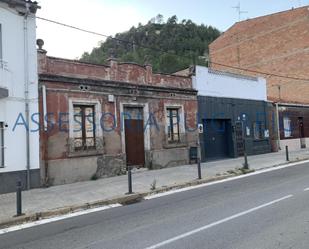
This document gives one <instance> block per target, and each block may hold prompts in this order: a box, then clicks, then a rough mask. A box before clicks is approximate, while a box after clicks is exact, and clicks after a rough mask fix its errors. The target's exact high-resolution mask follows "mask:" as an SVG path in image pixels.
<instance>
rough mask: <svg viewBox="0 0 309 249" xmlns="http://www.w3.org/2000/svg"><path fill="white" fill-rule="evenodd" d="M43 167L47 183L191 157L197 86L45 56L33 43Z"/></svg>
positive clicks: (146, 70) (137, 70)
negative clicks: (36, 71) (37, 70)
mask: <svg viewBox="0 0 309 249" xmlns="http://www.w3.org/2000/svg"><path fill="white" fill-rule="evenodd" d="M38 54H39V86H40V89H39V91H40V114H41V123H42V124H43V127H42V129H41V130H42V132H41V137H42V139H41V152H42V153H41V154H42V157H41V159H42V160H41V168H42V178H43V180H44V182H45V183H46V184H64V183H70V182H74V181H80V180H89V179H91V178H96V177H108V176H114V175H120V174H123V173H125V172H126V168H127V166H128V165H129V166H136V167H147V168H149V169H156V168H164V167H171V166H176V165H181V164H188V163H189V148H190V147H191V146H196V141H197V138H198V135H197V130H196V120H195V119H196V111H197V92H196V91H195V90H194V89H193V88H192V81H191V79H190V78H189V77H184V76H183V77H182V76H175V75H165V74H155V73H153V72H152V67H151V65H145V66H140V65H137V64H133V63H120V62H118V61H117V60H116V59H110V60H109V62H108V65H96V64H89V63H83V62H80V61H74V60H66V59H60V58H54V57H49V56H46V52H45V51H44V50H42V49H39V52H38Z"/></svg>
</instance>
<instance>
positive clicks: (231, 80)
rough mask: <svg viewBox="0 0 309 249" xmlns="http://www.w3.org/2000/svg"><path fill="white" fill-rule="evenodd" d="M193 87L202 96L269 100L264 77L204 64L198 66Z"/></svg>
mask: <svg viewBox="0 0 309 249" xmlns="http://www.w3.org/2000/svg"><path fill="white" fill-rule="evenodd" d="M193 87H194V88H195V89H196V90H198V95H200V96H213V97H226V98H238V99H251V100H264V101H266V100H267V94H266V80H265V79H264V78H253V77H246V76H241V75H238V76H237V75H233V74H229V73H223V72H219V71H211V70H210V69H208V68H207V67H203V66H196V72H195V76H193Z"/></svg>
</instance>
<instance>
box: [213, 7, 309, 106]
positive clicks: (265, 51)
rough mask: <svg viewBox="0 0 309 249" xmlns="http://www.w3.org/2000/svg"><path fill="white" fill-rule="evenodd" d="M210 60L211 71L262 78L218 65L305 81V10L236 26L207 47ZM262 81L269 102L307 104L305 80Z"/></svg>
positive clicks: (308, 66)
mask: <svg viewBox="0 0 309 249" xmlns="http://www.w3.org/2000/svg"><path fill="white" fill-rule="evenodd" d="M210 58H211V62H212V64H211V66H212V67H213V68H215V69H220V70H225V71H231V72H235V73H241V74H247V75H252V76H262V77H265V75H263V74H256V73H250V72H247V71H243V70H237V69H231V68H228V67H224V66H219V65H217V64H215V63H220V64H225V65H230V66H233V67H240V68H246V69H251V70H255V71H262V72H267V73H272V74H279V75H284V76H290V77H296V78H305V79H309V10H308V6H307V7H302V8H298V9H294V10H289V11H285V12H280V13H275V14H272V15H268V16H263V17H258V18H254V19H249V20H247V21H242V22H239V23H236V24H235V25H233V26H232V27H231V28H230V29H228V30H227V31H226V32H225V33H224V34H223V35H222V36H220V37H219V38H218V39H217V40H215V41H214V42H213V43H212V44H211V45H210ZM266 78H267V95H268V99H269V100H271V101H279V102H286V103H305V104H308V103H309V87H308V84H309V80H307V81H300V80H294V79H285V78H279V77H275V76H271V77H266ZM279 86H280V89H279Z"/></svg>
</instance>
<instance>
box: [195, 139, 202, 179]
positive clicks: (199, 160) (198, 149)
mask: <svg viewBox="0 0 309 249" xmlns="http://www.w3.org/2000/svg"><path fill="white" fill-rule="evenodd" d="M196 145H197V160H196V161H197V178H198V179H199V180H200V179H202V169H201V146H200V140H199V138H198V139H197V142H196Z"/></svg>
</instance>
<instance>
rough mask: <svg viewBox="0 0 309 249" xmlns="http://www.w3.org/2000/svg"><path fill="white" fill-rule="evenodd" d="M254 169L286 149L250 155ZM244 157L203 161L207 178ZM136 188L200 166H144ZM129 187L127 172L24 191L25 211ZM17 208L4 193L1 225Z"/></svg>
mask: <svg viewBox="0 0 309 249" xmlns="http://www.w3.org/2000/svg"><path fill="white" fill-rule="evenodd" d="M304 159H309V149H305V150H301V151H295V152H290V161H298V160H304ZM248 161H249V165H250V168H251V169H255V170H258V169H262V168H268V167H272V166H276V165H279V164H284V163H286V160H285V152H284V151H281V152H276V153H270V154H263V155H257V156H250V157H248ZM242 163H243V158H242V157H241V158H236V159H227V160H220V161H215V162H207V163H203V164H202V176H203V179H210V178H212V177H215V176H219V175H222V174H224V173H225V174H226V172H227V171H229V170H233V169H235V168H240V167H242ZM132 178H133V191H134V192H135V193H141V192H150V191H151V184H152V183H153V182H154V180H155V181H156V188H160V187H165V186H172V185H178V184H182V183H186V182H190V181H194V180H195V179H196V178H197V167H196V164H194V165H185V166H180V167H173V168H167V169H161V170H150V171H149V170H142V171H137V172H133V174H132ZM127 191H128V183H127V176H126V175H123V176H117V177H112V178H105V179H99V180H96V181H87V182H78V183H73V184H67V185H61V186H55V187H50V188H42V189H34V190H30V191H25V192H23V212H24V213H25V214H26V215H29V214H35V213H39V212H47V211H51V210H55V209H60V208H65V207H71V206H76V205H83V204H86V203H92V202H96V201H102V200H107V199H112V198H117V197H123V196H124V194H125V193H126V192H127ZM15 212H16V200H15V193H10V194H3V195H0V225H1V223H4V222H5V221H8V220H12V217H13V216H14V215H15Z"/></svg>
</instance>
